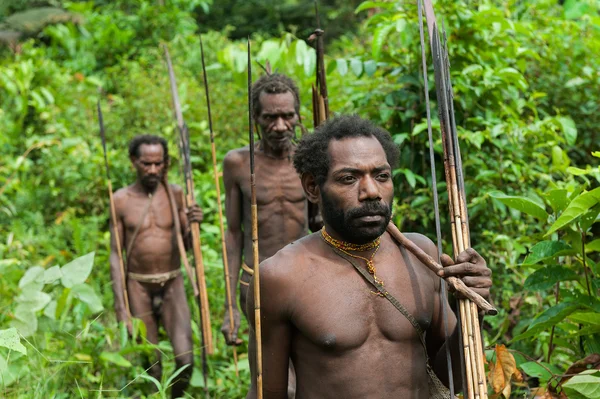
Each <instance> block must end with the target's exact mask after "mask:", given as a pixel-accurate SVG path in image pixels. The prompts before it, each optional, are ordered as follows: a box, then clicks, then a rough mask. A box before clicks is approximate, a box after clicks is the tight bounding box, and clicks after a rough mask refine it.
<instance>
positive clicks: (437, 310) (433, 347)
mask: <svg viewBox="0 0 600 399" xmlns="http://www.w3.org/2000/svg"><path fill="white" fill-rule="evenodd" d="M406 235H407V237H408V238H409V239H410V240H411V241H413V242H414V243H415V244H417V245H418V246H419V247H420V248H421V249H423V250H424V251H425V252H426V253H427V254H428V255H430V256H431V257H432V258H434V259H435V260H436V261H438V262H439V255H438V250H437V247H436V245H435V244H434V243H433V242H432V241H431V240H430V239H429V238H427V237H425V236H424V235H422V234H408V233H407V234H406ZM423 267H424V268H426V266H424V265H423ZM430 274H431V276H432V278H433V285H434V291H435V300H434V301H433V312H432V317H431V325H430V326H429V329H428V331H427V337H426V338H427V352H428V353H429V357H430V358H434V357H435V355H436V354H437V352H438V350H439V349H440V348H441V346H442V345H443V344H444V342H445V341H446V332H445V327H444V317H443V313H442V306H444V307H445V309H446V315H447V322H448V326H447V329H448V336H450V335H452V332H453V331H454V328H455V326H456V316H455V315H454V312H453V311H452V309H451V308H450V305H449V304H448V298H445V297H442V295H441V287H442V284H445V281H442V279H441V278H440V277H438V276H437V275H435V274H434V273H433V272H431V273H430Z"/></svg>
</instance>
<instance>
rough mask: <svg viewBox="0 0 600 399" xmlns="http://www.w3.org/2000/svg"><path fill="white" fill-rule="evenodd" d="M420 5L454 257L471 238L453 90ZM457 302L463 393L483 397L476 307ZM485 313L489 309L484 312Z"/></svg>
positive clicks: (427, 3)
mask: <svg viewBox="0 0 600 399" xmlns="http://www.w3.org/2000/svg"><path fill="white" fill-rule="evenodd" d="M418 7H419V21H420V23H421V26H422V17H421V11H422V9H421V1H418ZM424 9H425V14H426V17H427V26H428V31H429V39H430V44H431V49H432V56H433V64H434V72H435V81H436V90H437V97H438V111H439V115H440V128H441V131H442V148H443V152H444V170H445V176H446V184H447V189H448V207H449V212H450V222H451V227H452V228H451V231H452V242H453V248H454V257H455V260H456V258H457V256H458V255H459V254H460V253H461V252H463V251H465V250H466V249H467V248H469V247H470V242H471V240H470V234H469V226H468V214H467V206H466V196H465V187H464V180H463V175H462V160H461V156H460V148H459V145H458V137H457V134H456V123H455V119H454V105H453V103H452V102H453V92H452V85H451V83H450V72H449V60H448V55H447V46H446V34H445V31H444V32H443V37H444V45H443V48H442V45H441V44H440V34H439V31H438V27H437V22H436V18H435V13H434V11H433V6H432V3H431V0H424ZM458 303H459V306H458V308H459V309H458V310H459V312H458V320H459V323H460V328H461V333H462V334H461V342H462V347H463V361H464V366H465V374H466V375H465V377H466V384H465V389H466V395H467V397H468V398H469V399H487V386H486V380H485V369H484V365H483V360H484V358H483V356H484V353H483V342H482V338H481V333H480V332H481V330H480V325H479V314H478V308H477V307H476V306H475V305H474V303H472V302H471V301H469V300H468V299H459V301H458ZM488 314H493V313H489V312H488Z"/></svg>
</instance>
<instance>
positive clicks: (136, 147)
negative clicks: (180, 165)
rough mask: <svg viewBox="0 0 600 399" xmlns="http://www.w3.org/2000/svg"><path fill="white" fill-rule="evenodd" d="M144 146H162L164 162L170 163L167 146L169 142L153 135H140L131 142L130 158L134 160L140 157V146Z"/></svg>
mask: <svg viewBox="0 0 600 399" xmlns="http://www.w3.org/2000/svg"><path fill="white" fill-rule="evenodd" d="M142 144H160V145H162V147H163V154H164V158H163V159H164V161H165V162H168V161H169V147H168V145H167V140H165V139H163V138H162V137H159V136H153V135H151V134H140V135H138V136H135V137H134V138H133V139H132V140H131V141H130V142H129V156H130V157H134V158H139V157H140V146H141V145H142Z"/></svg>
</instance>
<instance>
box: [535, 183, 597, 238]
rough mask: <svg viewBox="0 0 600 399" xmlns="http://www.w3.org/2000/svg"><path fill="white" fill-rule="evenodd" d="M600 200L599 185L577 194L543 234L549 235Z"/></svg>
mask: <svg viewBox="0 0 600 399" xmlns="http://www.w3.org/2000/svg"><path fill="white" fill-rule="evenodd" d="M599 202H600V187H598V188H595V189H593V190H592V191H584V192H583V193H581V194H579V195H578V196H577V198H575V199H574V200H573V201H571V203H570V204H569V205H568V206H567V208H566V209H565V210H564V212H563V213H562V214H561V215H560V217H559V218H558V219H557V220H556V222H554V224H553V225H552V226H551V227H550V230H549V231H548V232H547V233H546V235H545V236H549V235H550V234H552V233H554V232H555V231H556V230H558V229H561V228H563V227H565V226H566V225H568V224H569V223H571V222H573V221H574V220H575V219H577V218H578V217H580V216H582V215H583V214H584V213H585V212H586V211H587V210H588V209H590V208H591V207H593V206H595V205H596V204H597V203H599Z"/></svg>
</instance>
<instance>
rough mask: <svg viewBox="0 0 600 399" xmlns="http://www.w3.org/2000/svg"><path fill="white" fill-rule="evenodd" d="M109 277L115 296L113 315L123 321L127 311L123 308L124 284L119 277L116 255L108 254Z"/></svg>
mask: <svg viewBox="0 0 600 399" xmlns="http://www.w3.org/2000/svg"><path fill="white" fill-rule="evenodd" d="M110 277H111V279H112V289H113V294H114V296H115V313H116V314H117V320H118V321H123V320H125V319H127V309H126V308H125V297H124V294H125V292H124V291H125V290H124V287H125V284H126V283H125V282H124V281H123V278H122V276H121V266H120V265H119V258H118V255H117V254H116V253H111V254H110Z"/></svg>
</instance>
